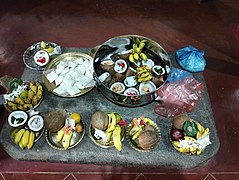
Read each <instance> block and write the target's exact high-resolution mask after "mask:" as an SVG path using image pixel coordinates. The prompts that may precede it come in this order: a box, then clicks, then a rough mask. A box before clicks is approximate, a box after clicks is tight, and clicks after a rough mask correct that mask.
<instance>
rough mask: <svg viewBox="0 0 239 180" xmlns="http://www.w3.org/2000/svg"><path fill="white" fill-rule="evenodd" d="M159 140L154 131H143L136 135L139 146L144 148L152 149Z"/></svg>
mask: <svg viewBox="0 0 239 180" xmlns="http://www.w3.org/2000/svg"><path fill="white" fill-rule="evenodd" d="M158 141H159V137H158V134H157V133H156V132H155V131H151V130H146V131H143V132H142V133H141V134H140V135H139V137H138V143H139V146H140V147H141V148H142V149H144V150H150V149H153V148H154V147H155V146H156V145H157V143H158Z"/></svg>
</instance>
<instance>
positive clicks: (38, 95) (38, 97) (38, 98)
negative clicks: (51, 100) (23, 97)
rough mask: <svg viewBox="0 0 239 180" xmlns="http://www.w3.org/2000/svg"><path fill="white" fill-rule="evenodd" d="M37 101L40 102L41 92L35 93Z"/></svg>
mask: <svg viewBox="0 0 239 180" xmlns="http://www.w3.org/2000/svg"><path fill="white" fill-rule="evenodd" d="M36 96H37V100H40V99H41V98H42V91H37V94H36Z"/></svg>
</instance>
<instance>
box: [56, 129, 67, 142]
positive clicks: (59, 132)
mask: <svg viewBox="0 0 239 180" xmlns="http://www.w3.org/2000/svg"><path fill="white" fill-rule="evenodd" d="M64 134H65V132H64V128H61V129H60V130H59V131H58V132H57V134H56V141H57V142H60V141H61V140H62V138H63V136H64Z"/></svg>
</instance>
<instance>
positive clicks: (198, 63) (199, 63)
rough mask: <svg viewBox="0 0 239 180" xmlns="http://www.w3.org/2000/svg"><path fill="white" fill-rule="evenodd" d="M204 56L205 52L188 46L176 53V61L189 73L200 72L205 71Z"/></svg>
mask: <svg viewBox="0 0 239 180" xmlns="http://www.w3.org/2000/svg"><path fill="white" fill-rule="evenodd" d="M203 55H204V51H199V50H197V49H196V48H194V47H193V46H187V47H184V48H182V49H179V50H177V51H176V60H177V62H178V64H179V65H180V66H181V67H182V68H183V69H185V70H187V71H189V72H200V71H204V69H205V66H206V61H205V59H204V57H203Z"/></svg>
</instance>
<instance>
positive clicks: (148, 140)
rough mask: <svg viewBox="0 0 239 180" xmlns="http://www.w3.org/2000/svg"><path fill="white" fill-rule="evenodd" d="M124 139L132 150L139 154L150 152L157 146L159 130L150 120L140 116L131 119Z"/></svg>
mask: <svg viewBox="0 0 239 180" xmlns="http://www.w3.org/2000/svg"><path fill="white" fill-rule="evenodd" d="M126 137H127V140H128V142H129V144H130V146H131V147H132V148H133V149H135V150H137V151H140V152H150V151H152V150H154V149H155V148H157V146H158V145H159V141H160V130H159V127H158V126H157V124H156V123H155V122H154V121H152V120H151V119H150V118H147V117H144V116H141V117H139V118H133V120H132V122H131V123H130V124H129V125H128V128H127V131H126Z"/></svg>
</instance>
